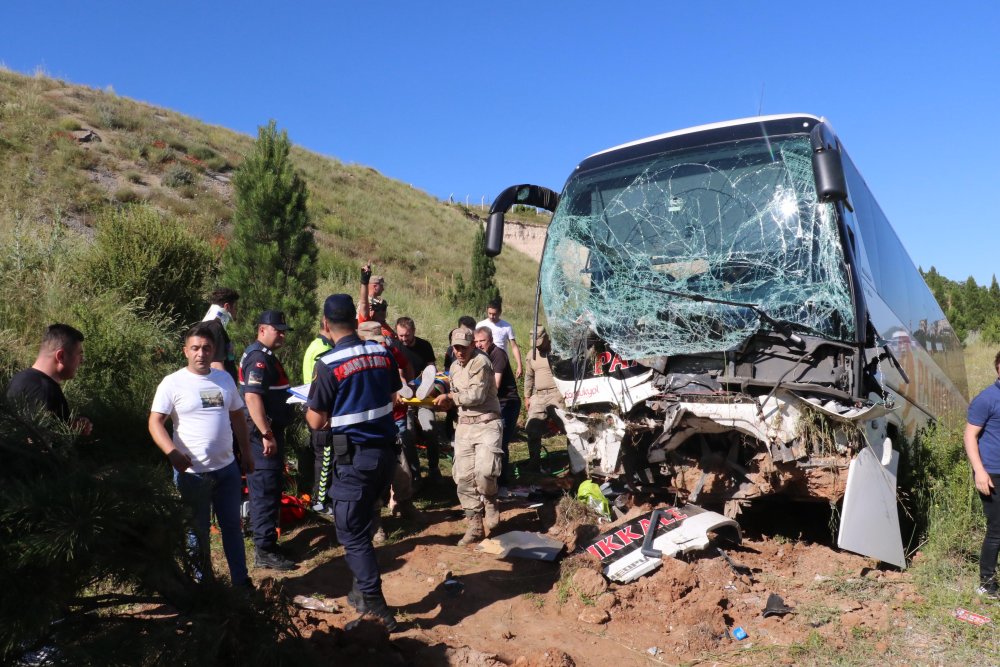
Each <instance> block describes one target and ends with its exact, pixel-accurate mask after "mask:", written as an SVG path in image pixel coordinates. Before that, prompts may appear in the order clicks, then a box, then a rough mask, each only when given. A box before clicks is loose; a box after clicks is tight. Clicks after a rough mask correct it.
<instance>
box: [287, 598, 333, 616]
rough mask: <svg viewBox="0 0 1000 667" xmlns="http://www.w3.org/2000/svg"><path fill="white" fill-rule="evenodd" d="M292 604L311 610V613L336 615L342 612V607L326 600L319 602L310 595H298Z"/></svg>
mask: <svg viewBox="0 0 1000 667" xmlns="http://www.w3.org/2000/svg"><path fill="white" fill-rule="evenodd" d="M292 604H294V605H296V606H297V607H301V608H302V609H309V610H311V611H323V612H326V613H328V614H336V613H338V612H339V611H340V607H339V606H337V604H336V603H334V602H327V601H325V600H319V599H317V598H314V597H312V596H310V595H296V596H295V597H293V598H292Z"/></svg>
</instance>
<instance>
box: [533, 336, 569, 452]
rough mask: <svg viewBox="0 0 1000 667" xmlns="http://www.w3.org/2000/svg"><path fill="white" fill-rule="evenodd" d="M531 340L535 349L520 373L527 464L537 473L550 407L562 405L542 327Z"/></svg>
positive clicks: (552, 416) (550, 413)
mask: <svg viewBox="0 0 1000 667" xmlns="http://www.w3.org/2000/svg"><path fill="white" fill-rule="evenodd" d="M533 338H534V341H533V342H534V346H535V349H534V351H533V352H531V353H528V358H527V361H526V362H525V372H524V400H525V401H526V402H527V408H528V420H527V423H525V425H524V430H525V431H526V432H527V434H528V457H529V459H530V460H529V463H528V465H529V466H530V467H531V469H532V470H535V471H538V470H539V469H540V468H541V450H542V436H543V435H545V433H546V432H547V431H548V420H549V418H556V419H558V418H557V417H555V413H554V412H553V410H552V409H551V408H553V407H555V408H560V409H565V404H564V403H563V397H562V394H561V393H560V392H559V389H558V388H557V387H556V382H555V380H554V379H553V378H552V368H551V367H550V366H549V351H550V350H551V349H552V343H551V341H549V336H548V333H547V332H546V331H545V327H543V326H541V325H539V326H538V327H537V328H536V329H535V335H534V337H533Z"/></svg>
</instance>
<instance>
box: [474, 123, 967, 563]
mask: <svg viewBox="0 0 1000 667" xmlns="http://www.w3.org/2000/svg"><path fill="white" fill-rule="evenodd" d="M514 204H525V205H531V206H539V207H542V208H546V209H548V210H552V211H554V215H553V218H552V222H551V223H550V225H549V229H548V236H547V240H546V244H545V250H544V253H543V257H542V263H541V267H540V271H539V297H540V301H541V303H542V305H543V306H544V310H545V314H546V318H547V325H548V330H549V332H550V335H551V339H552V344H553V354H552V357H551V362H552V367H553V374H554V376H555V377H556V380H557V382H558V384H559V387H560V388H561V390H562V391H563V394H564V396H565V398H566V410H565V411H564V412H563V413H561V416H562V418H563V421H564V424H565V428H566V432H567V436H568V440H569V449H570V457H571V463H572V467H573V469H574V471H577V472H579V471H583V470H586V471H587V472H589V473H590V474H591V475H594V476H597V477H620V478H622V479H623V480H624V481H625V482H626V483H628V484H630V485H632V486H635V487H642V486H649V485H657V486H660V487H672V488H674V489H677V490H679V491H680V492H681V493H682V495H684V496H685V497H686V500H687V501H688V502H698V503H710V504H717V505H721V506H723V507H724V511H725V513H726V515H727V516H730V517H733V516H736V515H737V514H739V512H740V510H741V508H742V507H744V506H746V505H747V504H748V503H751V502H753V501H754V500H755V499H758V498H762V497H765V496H773V495H783V496H786V497H790V498H792V499H799V500H812V501H824V502H829V503H840V502H841V501H842V503H843V504H842V507H841V512H840V530H839V535H838V544H839V545H840V546H841V547H842V548H845V549H848V550H851V551H855V552H858V553H862V554H865V555H869V556H872V557H874V558H877V559H879V560H883V561H886V562H889V563H892V564H895V565H898V566H900V567H903V566H905V558H904V555H903V549H902V541H901V538H900V533H899V522H898V515H897V510H896V493H895V491H896V489H895V486H896V484H895V479H896V472H897V463H898V458H899V454H898V452H897V451H895V449H894V448H893V437H894V436H896V435H903V434H906V435H912V434H913V433H914V431H915V430H916V429H917V428H918V427H919V426H921V425H922V424H924V423H926V422H927V421H928V420H930V419H934V418H935V417H936V416H938V415H939V414H941V413H942V412H944V411H945V410H947V409H955V408H960V407H961V406H962V405H964V402H965V396H964V395H965V391H966V388H965V376H964V366H963V364H962V360H961V351H960V347H959V345H958V341H957V339H956V338H955V336H954V333H953V332H952V331H951V328H950V327H949V326H948V323H947V321H946V320H945V318H944V315H943V313H942V312H941V309H940V307H938V305H937V303H936V302H935V301H934V299H933V297H932V296H931V295H930V292H929V290H928V289H927V286H926V284H925V283H924V282H923V280H922V279H921V277H920V275H919V273H918V272H917V270H916V269H915V268H914V266H913V263H912V261H910V259H909V257H908V256H907V255H906V253H905V250H903V248H902V245H901V244H900V243H899V240H898V239H897V238H896V236H895V234H894V232H893V231H892V229H891V227H890V226H889V224H888V222H887V221H886V220H885V218H884V216H883V215H882V212H881V209H880V208H879V207H878V205H877V203H875V201H874V198H873V197H872V196H871V193H870V191H869V190H868V188H867V186H866V185H865V183H864V181H863V179H861V177H860V175H859V174H858V173H857V170H856V169H855V167H854V166H853V163H851V161H850V159H849V158H848V157H847V155H846V153H845V152H844V151H843V148H842V146H841V145H840V142H839V140H838V139H837V137H836V135H835V134H834V133H833V131H832V129H831V128H830V127H829V125H828V124H827V123H826V122H825V121H823V120H822V119H820V118H817V117H815V116H808V115H792V116H768V117H761V118H753V119H747V120H743V121H733V122H728V123H719V124H715V125H708V126H702V127H698V128H692V129H690V130H682V131H679V132H672V133H669V134H666V135H661V136H658V137H652V138H650V139H646V140H642V141H638V142H634V143H631V144H626V145H623V146H619V147H617V148H612V149H609V150H607V151H603V152H601V153H597V154H595V155H592V156H591V157H589V158H587V159H586V160H584V161H583V162H582V163H581V164H580V165H579V166H578V167H577V168H576V169H575V170H574V172H573V174H572V175H571V177H570V178H569V180H568V181H567V183H566V186H565V188H564V190H563V192H562V194H561V195H556V194H555V193H554V192H552V191H550V190H547V189H545V188H541V187H538V186H528V185H523V186H513V187H511V188H508V189H507V190H505V191H504V192H503V193H502V194H501V195H500V196H499V197H498V198H497V200H496V201H495V202H494V205H493V210H492V211H491V216H490V222H489V224H488V229H487V252H488V253H489V254H496V253H498V252H499V251H500V247H501V242H502V235H503V213H504V211H506V210H507V209H509V208H510V206H512V205H514Z"/></svg>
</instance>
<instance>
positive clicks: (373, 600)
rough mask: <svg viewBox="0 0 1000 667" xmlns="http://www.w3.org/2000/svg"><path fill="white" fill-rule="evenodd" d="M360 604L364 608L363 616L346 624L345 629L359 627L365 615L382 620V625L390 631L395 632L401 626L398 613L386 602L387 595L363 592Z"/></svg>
mask: <svg viewBox="0 0 1000 667" xmlns="http://www.w3.org/2000/svg"><path fill="white" fill-rule="evenodd" d="M360 606H361V607H363V608H364V611H362V612H361V616H359V617H358V618H356V619H354V620H353V621H351V622H350V623H348V624H347V625H345V626H344V629H345V630H353V629H354V628H356V627H358V625H360V623H361V621H362V619H364V617H365V616H369V617H374V618H377V619H378V620H380V621H382V625H384V626H385V629H386V630H388V631H389V632H394V631H395V630H396V628H397V627H399V624H398V623H397V622H396V615H395V614H393V613H392V609H389V605H388V604H387V603H386V601H385V597H384V596H383V595H382V594H381V593H376V594H374V595H369V594H368V593H362V594H361V605H360ZM358 611H361V610H360V609H359V610H358Z"/></svg>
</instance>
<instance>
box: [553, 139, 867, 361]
mask: <svg viewBox="0 0 1000 667" xmlns="http://www.w3.org/2000/svg"><path fill="white" fill-rule="evenodd" d="M541 280H542V299H543V301H544V304H545V310H546V313H547V315H548V321H549V325H550V328H551V330H552V334H553V336H552V338H553V344H554V347H555V350H556V352H557V353H560V354H564V355H565V354H570V353H572V352H573V350H574V348H575V347H576V346H577V345H579V344H581V342H582V341H583V340H585V339H586V337H587V335H588V333H589V332H593V333H596V334H597V335H598V336H600V337H601V338H602V339H603V340H604V341H606V342H607V343H608V344H609V345H610V346H611V348H612V349H614V350H615V351H616V352H617V353H618V354H620V355H621V356H622V357H624V358H627V359H641V358H644V357H652V356H659V355H677V354H692V353H699V352H711V351H723V350H730V349H733V348H735V347H737V346H739V345H740V344H741V343H743V342H744V341H746V340H747V339H748V338H749V337H750V336H752V335H753V334H754V333H755V332H757V331H758V330H760V329H762V328H763V329H769V330H773V329H774V327H773V326H771V325H769V324H767V323H766V322H762V318H761V317H760V316H759V315H758V314H757V313H755V312H754V311H753V310H752V309H750V308H746V307H741V306H734V305H727V304H720V303H712V302H708V301H698V300H696V299H697V297H698V296H703V297H706V298H709V299H717V300H723V301H729V302H740V303H750V304H754V305H756V306H759V307H760V309H762V310H763V311H764V312H765V313H767V315H770V317H771V318H773V319H774V320H778V321H781V322H788V323H791V328H793V329H798V330H801V331H805V332H808V333H811V334H814V335H820V336H823V337H827V338H832V339H838V340H851V339H853V337H854V310H853V305H852V301H851V295H850V290H849V289H848V282H847V274H846V270H845V267H844V262H843V254H842V250H841V247H840V239H839V235H838V233H837V226H836V222H835V211H834V209H833V207H832V205H830V204H820V203H818V202H817V200H816V189H815V185H814V182H813V175H812V162H811V158H810V146H809V138H808V136H804V135H803V136H794V137H787V138H780V139H774V138H772V139H770V140H767V139H752V140H742V141H735V142H730V143H723V144H718V145H712V146H702V147H698V148H693V149H685V150H681V151H674V152H669V153H663V154H659V155H654V156H650V157H646V158H642V159H640V160H636V161H632V162H629V163H625V164H621V163H619V164H616V165H611V166H608V167H603V168H600V169H597V170H594V171H589V172H585V173H583V174H581V175H579V176H576V177H574V178H572V179H571V180H570V182H569V183H568V184H567V185H566V189H565V191H564V192H563V195H562V197H561V200H560V204H559V207H558V209H557V210H556V212H555V215H554V216H553V219H552V223H551V224H550V226H549V235H548V241H547V243H546V248H545V254H544V257H543V260H542V272H541ZM668 292H673V293H674V294H669V293H668Z"/></svg>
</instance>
